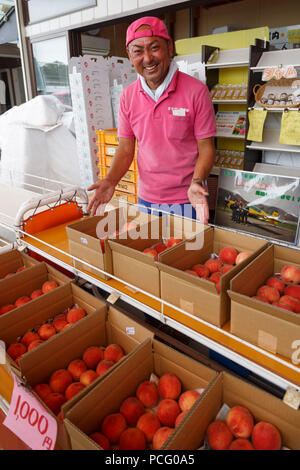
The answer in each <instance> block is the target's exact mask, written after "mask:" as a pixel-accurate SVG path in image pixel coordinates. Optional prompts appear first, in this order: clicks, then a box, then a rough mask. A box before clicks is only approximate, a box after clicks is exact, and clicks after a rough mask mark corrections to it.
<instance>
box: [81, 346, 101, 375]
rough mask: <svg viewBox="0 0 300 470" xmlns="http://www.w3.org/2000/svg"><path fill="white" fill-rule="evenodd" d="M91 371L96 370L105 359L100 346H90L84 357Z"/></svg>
mask: <svg viewBox="0 0 300 470" xmlns="http://www.w3.org/2000/svg"><path fill="white" fill-rule="evenodd" d="M82 359H83V360H84V362H85V363H86V365H87V366H88V368H89V369H96V367H97V365H98V363H99V362H100V361H102V359H103V351H102V349H101V348H99V346H90V347H89V348H87V349H86V350H85V351H84V353H83V356H82Z"/></svg>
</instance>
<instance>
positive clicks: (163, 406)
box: [157, 398, 180, 428]
mask: <svg viewBox="0 0 300 470" xmlns="http://www.w3.org/2000/svg"><path fill="white" fill-rule="evenodd" d="M179 414H180V408H179V405H178V403H177V401H175V400H172V399H171V398H165V399H164V400H162V401H161V402H160V403H159V404H158V407H157V417H158V419H159V421H160V422H161V424H162V425H163V426H168V427H170V428H174V427H175V421H176V418H177V416H178V415H179Z"/></svg>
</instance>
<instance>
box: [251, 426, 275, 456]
mask: <svg viewBox="0 0 300 470" xmlns="http://www.w3.org/2000/svg"><path fill="white" fill-rule="evenodd" d="M252 443H253V445H254V447H255V449H257V450H280V448H281V435H280V432H279V431H278V429H277V428H276V426H274V425H273V424H271V423H266V422H264V421H260V422H259V423H257V424H256V425H255V426H254V428H253V431H252Z"/></svg>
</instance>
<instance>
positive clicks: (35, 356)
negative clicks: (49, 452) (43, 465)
mask: <svg viewBox="0 0 300 470" xmlns="http://www.w3.org/2000/svg"><path fill="white" fill-rule="evenodd" d="M98 303H101V304H102V307H101V308H99V309H98V310H96V311H95V312H93V313H91V314H90V315H88V316H87V317H86V319H85V321H80V322H78V323H77V324H75V325H74V326H73V327H71V328H68V329H67V330H66V331H64V333H63V334H60V335H57V336H55V337H54V338H53V339H52V340H48V341H47V342H45V344H43V345H42V347H40V348H39V351H36V350H32V351H31V352H30V353H28V354H27V355H24V357H22V358H21V359H20V368H21V370H22V376H23V378H24V380H25V383H26V384H27V386H29V387H30V388H33V387H34V386H35V385H37V384H39V383H48V381H49V378H50V376H51V374H52V373H53V372H54V371H56V370H58V369H64V368H66V367H67V366H68V365H69V363H70V362H71V361H72V360H74V359H78V358H81V357H82V355H83V353H84V351H85V350H86V349H87V348H88V347H90V346H94V345H99V346H100V345H103V346H107V345H108V344H111V343H115V344H119V345H120V346H121V347H122V348H123V350H124V352H125V354H126V356H124V358H122V359H121V360H120V361H119V362H117V363H116V364H115V365H114V366H113V367H111V368H110V369H109V370H108V371H107V372H106V373H105V374H103V375H102V376H101V377H99V378H98V379H96V380H95V381H94V382H93V383H92V384H90V385H89V386H87V387H86V388H85V389H83V390H82V391H81V392H79V393H78V394H77V395H76V396H75V397H73V398H72V399H71V400H69V401H67V402H66V403H65V404H64V405H63V406H62V413H63V416H64V415H65V413H66V411H67V410H69V409H72V407H73V406H74V405H75V404H76V403H77V402H78V401H81V399H82V398H83V397H84V396H85V395H86V393H88V392H89V391H90V390H93V388H94V387H97V386H98V385H99V383H100V382H101V381H102V380H104V379H105V377H107V376H108V375H110V374H111V373H113V371H114V370H117V368H118V367H119V366H121V364H122V363H123V361H126V360H127V359H128V358H129V357H130V356H131V354H133V353H134V350H135V349H136V348H138V347H139V345H140V344H141V343H142V344H143V342H144V341H146V340H147V338H152V333H151V332H150V331H149V330H147V329H146V328H144V327H142V326H141V325H139V324H138V323H136V322H135V321H133V320H131V319H130V318H128V317H127V316H126V315H124V314H123V313H122V312H120V311H119V310H118V309H117V308H115V307H110V308H109V310H108V312H107V310H106V307H105V304H104V302H100V301H99V300H98ZM149 341H150V340H149ZM120 385H122V384H120ZM32 393H33V394H34V395H35V397H36V398H37V399H38V400H39V401H40V402H41V403H42V404H43V406H45V408H46V409H47V410H48V411H49V412H50V413H51V414H52V416H54V417H55V418H56V419H57V417H56V416H55V415H54V414H53V413H52V411H51V410H49V409H48V408H47V407H46V405H45V404H44V403H43V402H42V401H41V399H40V398H39V397H38V395H37V394H36V393H35V392H34V391H33V390H32ZM57 423H58V437H57V445H59V446H60V447H61V448H62V449H68V448H69V442H68V438H67V436H66V435H65V431H64V426H63V423H62V422H61V421H59V420H58V419H57Z"/></svg>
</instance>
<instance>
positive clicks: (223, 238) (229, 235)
mask: <svg viewBox="0 0 300 470" xmlns="http://www.w3.org/2000/svg"><path fill="white" fill-rule="evenodd" d="M213 230H214V248H215V250H216V251H217V252H219V251H220V250H221V248H224V247H225V246H232V247H234V248H235V249H236V250H237V251H239V252H241V251H246V252H248V253H252V252H253V251H257V250H260V249H262V248H266V247H267V246H268V243H267V242H266V241H265V240H262V239H260V238H257V237H255V236H254V235H252V236H251V234H247V235H246V234H245V235H243V234H242V233H240V232H236V231H233V230H225V229H222V228H217V227H214V228H213ZM249 242H250V243H249Z"/></svg>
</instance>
